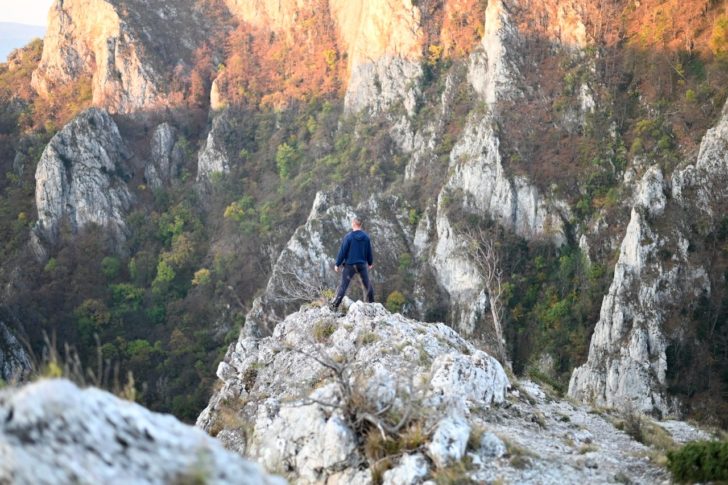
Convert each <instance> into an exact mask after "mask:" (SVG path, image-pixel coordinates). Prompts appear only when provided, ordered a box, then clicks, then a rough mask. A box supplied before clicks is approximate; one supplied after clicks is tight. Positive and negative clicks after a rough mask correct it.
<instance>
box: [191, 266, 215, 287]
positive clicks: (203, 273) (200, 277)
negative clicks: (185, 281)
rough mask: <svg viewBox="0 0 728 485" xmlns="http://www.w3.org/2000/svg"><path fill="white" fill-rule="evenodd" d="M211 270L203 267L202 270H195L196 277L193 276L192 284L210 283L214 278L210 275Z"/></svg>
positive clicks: (203, 284)
mask: <svg viewBox="0 0 728 485" xmlns="http://www.w3.org/2000/svg"><path fill="white" fill-rule="evenodd" d="M210 274H211V273H210V270H209V269H207V268H202V269H200V270H197V271H195V277H194V278H192V285H193V286H206V285H209V284H210V281H211V280H212V277H211V276H210Z"/></svg>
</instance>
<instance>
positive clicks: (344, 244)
mask: <svg viewBox="0 0 728 485" xmlns="http://www.w3.org/2000/svg"><path fill="white" fill-rule="evenodd" d="M349 244H351V240H350V239H349V235H348V234H347V235H346V236H344V240H343V241H341V247H340V248H339V254H338V255H337V256H336V264H335V265H334V268H338V267H339V266H341V265H342V264H344V260H345V259H346V254H347V253H348V252H349Z"/></svg>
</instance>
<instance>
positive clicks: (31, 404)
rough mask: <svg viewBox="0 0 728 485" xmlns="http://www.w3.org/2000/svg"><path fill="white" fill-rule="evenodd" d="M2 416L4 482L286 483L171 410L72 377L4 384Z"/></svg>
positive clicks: (0, 444) (0, 451)
mask: <svg viewBox="0 0 728 485" xmlns="http://www.w3.org/2000/svg"><path fill="white" fill-rule="evenodd" d="M0 417H1V419H0V481H2V482H3V483H17V484H56V483H101V482H103V483H150V484H152V483H158V484H163V483H174V482H177V483H185V482H186V481H187V480H189V481H194V480H203V481H205V483H220V484H222V483H233V482H234V483H241V484H251V485H252V484H256V485H258V484H261V485H263V484H264V485H282V484H284V483H285V480H282V479H280V478H277V477H273V476H270V475H268V474H266V473H264V472H263V471H262V470H261V468H260V467H259V466H258V465H255V464H253V463H250V462H248V461H246V460H243V459H242V458H240V457H238V456H236V455H235V454H233V453H230V452H228V451H226V450H225V449H224V448H223V447H222V446H221V445H220V443H218V442H217V441H216V440H214V439H212V438H210V437H209V436H207V435H205V433H203V432H201V431H200V430H197V429H194V428H192V427H190V426H187V425H184V424H182V423H180V422H179V421H177V419H176V418H174V417H172V416H169V415H162V414H155V413H152V412H150V411H148V410H146V409H144V408H143V407H141V406H139V405H138V404H134V403H131V402H128V401H122V400H121V399H118V398H116V397H115V396H113V395H111V394H109V393H107V392H104V391H101V390H99V389H95V388H89V389H83V390H81V389H79V388H78V387H76V386H75V385H74V384H72V383H71V382H69V381H67V380H44V381H38V382H35V383H33V384H29V385H26V386H24V387H22V388H18V389H13V388H10V389H5V390H3V391H0Z"/></svg>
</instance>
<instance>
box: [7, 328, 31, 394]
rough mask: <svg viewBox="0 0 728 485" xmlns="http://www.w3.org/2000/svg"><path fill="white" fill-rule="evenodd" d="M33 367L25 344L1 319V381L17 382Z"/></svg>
mask: <svg viewBox="0 0 728 485" xmlns="http://www.w3.org/2000/svg"><path fill="white" fill-rule="evenodd" d="M32 368H33V365H32V363H31V360H30V356H29V355H28V352H27V350H26V348H25V346H23V344H22V343H21V342H20V341H19V340H18V338H17V337H16V336H15V334H14V332H12V331H11V328H10V327H9V326H8V325H6V324H5V323H4V322H2V321H0V381H3V382H17V381H19V380H21V379H22V378H24V377H25V376H27V375H28V373H30V371H31V369H32Z"/></svg>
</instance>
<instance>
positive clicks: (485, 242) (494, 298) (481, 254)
mask: <svg viewBox="0 0 728 485" xmlns="http://www.w3.org/2000/svg"><path fill="white" fill-rule="evenodd" d="M466 238H467V244H468V250H469V253H470V255H471V258H472V260H473V261H474V262H475V266H476V268H477V269H478V272H479V273H480V276H481V277H482V278H483V285H484V286H485V291H486V292H487V293H488V300H489V306H490V314H491V317H492V318H493V328H494V330H495V338H496V353H497V354H498V355H497V357H498V360H500V361H501V362H502V363H504V364H506V363H507V362H508V356H507V353H506V348H505V338H504V336H503V325H504V323H505V310H506V308H505V302H504V301H503V300H504V297H505V276H504V272H503V258H502V255H501V250H500V247H499V244H498V242H497V241H496V238H495V236H494V234H493V233H492V232H491V231H488V230H485V229H477V230H470V231H467V232H466Z"/></svg>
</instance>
